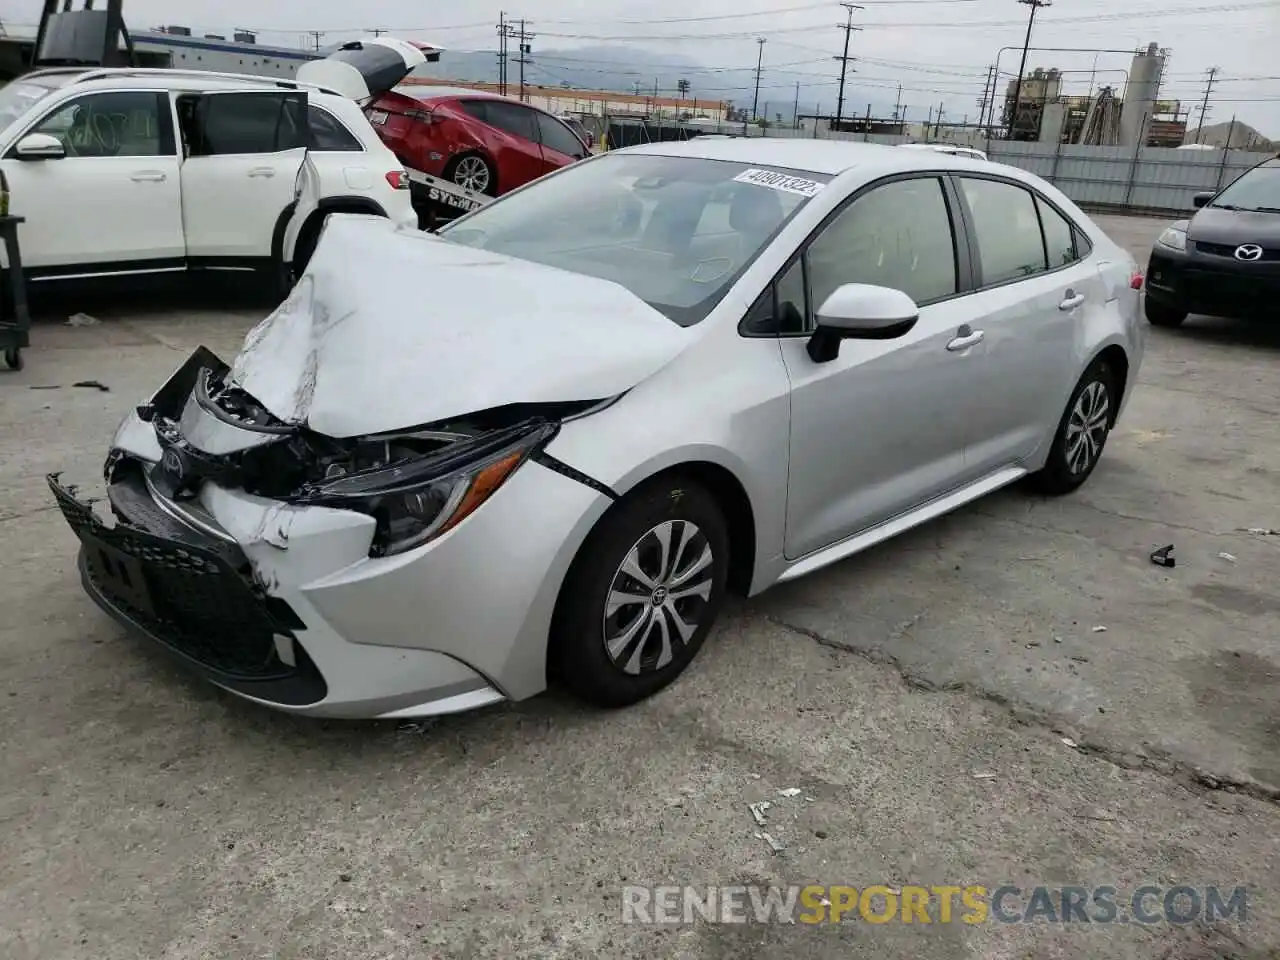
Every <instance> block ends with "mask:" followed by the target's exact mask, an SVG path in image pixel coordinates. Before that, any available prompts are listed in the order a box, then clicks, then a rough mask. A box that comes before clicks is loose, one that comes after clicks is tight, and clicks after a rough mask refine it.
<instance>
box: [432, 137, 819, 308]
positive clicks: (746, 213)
mask: <svg viewBox="0 0 1280 960" xmlns="http://www.w3.org/2000/svg"><path fill="white" fill-rule="evenodd" d="M829 180H830V177H829V176H827V175H825V174H818V173H812V172H809V171H803V170H780V169H776V168H769V169H761V168H758V167H755V166H753V165H752V164H749V163H737V162H728V161H723V160H706V159H700V158H693V157H664V156H656V155H651V154H632V153H610V154H604V155H603V156H600V157H597V158H595V159H592V160H587V161H584V162H582V163H578V164H575V165H573V166H571V167H566V168H565V169H564V170H562V171H561V172H559V173H556V174H554V175H552V176H549V177H546V178H545V179H543V180H539V181H537V182H536V183H534V184H532V185H530V186H529V187H527V188H526V189H523V190H518V191H516V192H515V193H512V194H509V195H508V196H505V197H503V198H501V199H499V200H497V201H495V202H493V203H491V204H489V205H488V206H485V207H481V208H480V209H479V210H476V211H475V212H473V213H470V214H467V215H466V216H465V217H462V218H461V219H459V220H456V221H454V222H453V223H452V224H450V225H448V226H446V227H444V228H443V229H441V230H440V236H441V237H443V238H445V239H447V240H451V241H452V242H454V243H460V244H465V245H466V246H471V247H476V248H478V249H482V250H491V251H493V252H495V253H502V254H506V255H507V256H512V257H519V258H520V259H522V260H531V261H534V262H536V263H543V264H547V265H548V266H554V267H559V268H560V269H563V270H571V271H573V272H575V273H584V274H587V275H589V276H593V277H599V278H601V279H604V280H611V281H613V282H615V283H618V284H621V285H622V286H624V287H626V288H627V289H628V290H630V291H631V292H632V293H634V294H635V295H636V296H638V297H640V298H641V299H642V300H644V301H645V302H647V303H648V304H649V305H650V306H652V307H654V308H655V309H657V310H660V311H661V312H662V313H664V314H666V315H667V316H668V317H669V318H670V319H671V320H673V321H674V322H675V323H678V324H680V325H681V326H692V325H693V324H695V323H698V322H699V321H700V320H702V319H703V318H705V317H706V316H707V314H709V313H710V312H711V310H712V309H713V308H714V307H715V305H716V304H717V303H719V302H720V300H721V299H722V298H723V297H724V295H725V293H727V292H728V290H729V288H730V287H731V286H732V285H733V282H734V281H735V280H736V279H737V278H738V276H739V275H740V274H741V273H742V271H743V270H744V269H746V267H748V266H749V265H750V264H751V263H752V261H754V260H755V258H756V257H757V256H758V255H759V254H760V252H761V251H762V250H763V249H764V248H765V247H766V246H767V245H768V243H769V242H770V241H771V240H772V239H773V237H774V236H775V235H776V234H777V232H778V231H779V230H781V229H782V227H783V226H784V225H785V224H786V223H787V222H788V221H789V220H790V219H791V218H792V217H793V216H795V214H796V211H797V210H799V209H800V208H801V207H802V206H804V204H805V203H806V202H808V200H809V198H810V197H812V196H813V195H815V194H816V193H818V192H819V191H820V190H821V189H822V188H823V186H824V185H825V184H826V183H827V182H828V181H829ZM584 212H585V215H584Z"/></svg>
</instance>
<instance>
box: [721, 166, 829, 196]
mask: <svg viewBox="0 0 1280 960" xmlns="http://www.w3.org/2000/svg"><path fill="white" fill-rule="evenodd" d="M733 179H734V180H735V181H737V182H738V183H754V184H755V185H756V186H758V187H770V188H771V189H774V190H781V191H783V192H784V193H796V194H799V195H800V196H802V197H812V196H816V195H817V193H818V191H819V190H821V189H822V187H823V184H821V183H818V182H817V181H816V180H806V179H805V178H804V177H793V176H791V174H789V173H777V172H776V171H773V170H755V169H751V170H743V171H742V172H741V173H740V174H738V175H737V176H736V177H734V178H733Z"/></svg>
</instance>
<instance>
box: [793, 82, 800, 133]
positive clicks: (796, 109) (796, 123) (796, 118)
mask: <svg viewBox="0 0 1280 960" xmlns="http://www.w3.org/2000/svg"><path fill="white" fill-rule="evenodd" d="M791 128H792V129H793V130H799V129H800V81H799V80H797V81H796V102H795V106H793V107H792V108H791Z"/></svg>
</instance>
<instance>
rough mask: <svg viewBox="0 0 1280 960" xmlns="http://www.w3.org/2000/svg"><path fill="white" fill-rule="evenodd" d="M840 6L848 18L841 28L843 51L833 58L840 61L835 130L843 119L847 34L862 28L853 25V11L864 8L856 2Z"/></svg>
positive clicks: (847, 60) (847, 65) (847, 54)
mask: <svg viewBox="0 0 1280 960" xmlns="http://www.w3.org/2000/svg"><path fill="white" fill-rule="evenodd" d="M840 6H842V7H844V8H845V10H847V11H848V13H849V17H848V20H847V21H846V22H845V24H844V26H843V27H842V28H841V29H843V30H844V53H843V54H841V55H840V56H838V57H836V58H835V59H837V60H839V61H840V93H839V94H837V96H836V131H837V132H839V130H840V121H841V120H843V119H844V78H845V74H846V73H848V71H849V35H850V34H851V33H853V31H854V30H861V29H862V28H861V27H855V26H854V25H853V11H855V10H862V9H864V8H863V7H860V6H858V5H857V4H856V3H841V4H840Z"/></svg>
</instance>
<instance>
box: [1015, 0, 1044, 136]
mask: <svg viewBox="0 0 1280 960" xmlns="http://www.w3.org/2000/svg"><path fill="white" fill-rule="evenodd" d="M1018 2H1019V3H1025V4H1026V5H1027V6H1029V7H1030V8H1031V16H1029V17H1028V18H1027V36H1026V39H1024V40H1023V41H1022V63H1021V65H1020V66H1019V67H1018V79H1017V80H1015V81H1014V84H1013V116H1012V117H1010V119H1009V131H1008V134H1007V137H1008V139H1010V140H1013V139H1014V133H1015V131H1016V130H1017V128H1018V109H1019V108H1020V107H1021V106H1022V75H1023V74H1025V73H1026V72H1027V51H1028V50H1030V49H1031V28H1032V27H1033V26H1034V25H1035V22H1036V11H1037V10H1039V9H1040V8H1041V7H1047V6H1049V5H1050V3H1051V0H1018Z"/></svg>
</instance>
